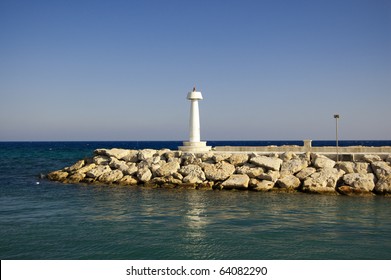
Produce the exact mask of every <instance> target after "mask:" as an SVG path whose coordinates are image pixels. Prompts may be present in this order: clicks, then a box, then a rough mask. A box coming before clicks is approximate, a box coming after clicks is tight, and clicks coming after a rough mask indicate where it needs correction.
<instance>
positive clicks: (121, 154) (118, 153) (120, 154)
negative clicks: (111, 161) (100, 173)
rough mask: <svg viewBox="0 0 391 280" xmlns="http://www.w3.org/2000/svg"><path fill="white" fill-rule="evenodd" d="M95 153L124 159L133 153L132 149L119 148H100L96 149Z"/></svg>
mask: <svg viewBox="0 0 391 280" xmlns="http://www.w3.org/2000/svg"><path fill="white" fill-rule="evenodd" d="M95 153H96V154H98V155H103V156H107V157H115V158H116V159H123V158H125V157H127V156H129V154H130V153H131V150H127V149H117V148H113V149H98V150H95Z"/></svg>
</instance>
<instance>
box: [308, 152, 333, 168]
mask: <svg viewBox="0 0 391 280" xmlns="http://www.w3.org/2000/svg"><path fill="white" fill-rule="evenodd" d="M312 157H313V160H312V161H313V165H314V166H315V167H316V168H333V167H334V165H335V161H334V160H332V159H329V158H328V157H325V156H323V155H319V154H313V155H312Z"/></svg>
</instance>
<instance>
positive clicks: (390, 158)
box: [386, 155, 391, 164]
mask: <svg viewBox="0 0 391 280" xmlns="http://www.w3.org/2000/svg"><path fill="white" fill-rule="evenodd" d="M386 162H388V163H390V164H391V155H388V156H387V158H386Z"/></svg>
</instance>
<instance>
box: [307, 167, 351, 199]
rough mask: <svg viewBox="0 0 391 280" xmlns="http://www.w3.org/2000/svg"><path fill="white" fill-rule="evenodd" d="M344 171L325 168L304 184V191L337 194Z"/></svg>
mask: <svg viewBox="0 0 391 280" xmlns="http://www.w3.org/2000/svg"><path fill="white" fill-rule="evenodd" d="M344 173H345V172H344V171H343V170H338V169H335V168H323V169H320V170H319V171H318V172H315V173H313V174H312V175H311V176H310V177H308V178H307V179H306V180H305V181H304V183H303V191H305V192H313V193H322V192H335V188H336V185H337V182H338V180H339V179H340V178H341V177H342V175H344Z"/></svg>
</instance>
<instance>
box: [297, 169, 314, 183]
mask: <svg viewBox="0 0 391 280" xmlns="http://www.w3.org/2000/svg"><path fill="white" fill-rule="evenodd" d="M315 172H316V169H315V168H313V167H306V168H304V169H303V170H301V171H300V172H299V173H297V174H296V177H297V178H298V179H299V180H304V179H305V178H307V177H308V176H311V175H312V174H314V173H315Z"/></svg>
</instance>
